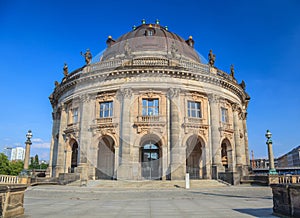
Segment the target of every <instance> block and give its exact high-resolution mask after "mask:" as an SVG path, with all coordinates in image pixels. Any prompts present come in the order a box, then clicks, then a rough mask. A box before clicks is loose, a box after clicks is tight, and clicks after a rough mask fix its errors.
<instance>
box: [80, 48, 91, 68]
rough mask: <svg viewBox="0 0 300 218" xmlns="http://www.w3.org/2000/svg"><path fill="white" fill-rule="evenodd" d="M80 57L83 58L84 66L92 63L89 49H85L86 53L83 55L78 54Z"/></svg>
mask: <svg viewBox="0 0 300 218" xmlns="http://www.w3.org/2000/svg"><path fill="white" fill-rule="evenodd" d="M80 54H81V56H83V57H84V58H85V63H86V65H88V64H90V63H91V61H92V53H91V52H90V49H87V50H86V52H85V53H84V54H83V53H82V52H80Z"/></svg>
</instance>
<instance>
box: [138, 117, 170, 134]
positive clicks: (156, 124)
mask: <svg viewBox="0 0 300 218" xmlns="http://www.w3.org/2000/svg"><path fill="white" fill-rule="evenodd" d="M165 125H166V117H164V116H138V117H137V120H136V122H134V126H135V127H137V131H138V133H139V132H141V131H143V130H148V129H152V128H158V129H161V128H162V127H164V126H165Z"/></svg>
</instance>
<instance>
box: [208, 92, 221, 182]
mask: <svg viewBox="0 0 300 218" xmlns="http://www.w3.org/2000/svg"><path fill="white" fill-rule="evenodd" d="M208 101H209V105H210V117H211V119H210V132H211V143H212V146H211V147H212V178H213V179H217V177H218V170H219V169H220V168H221V166H222V163H221V145H220V143H221V142H220V140H221V139H220V131H219V127H220V108H219V97H218V96H217V95H214V94H210V95H209V96H208Z"/></svg>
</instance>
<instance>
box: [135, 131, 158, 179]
mask: <svg viewBox="0 0 300 218" xmlns="http://www.w3.org/2000/svg"><path fill="white" fill-rule="evenodd" d="M140 153H141V174H142V178H144V179H149V180H157V179H161V145H160V140H159V139H158V138H157V136H154V135H147V136H144V137H143V139H142V140H141V149H140Z"/></svg>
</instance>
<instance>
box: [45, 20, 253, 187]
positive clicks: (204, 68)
mask: <svg viewBox="0 0 300 218" xmlns="http://www.w3.org/2000/svg"><path fill="white" fill-rule="evenodd" d="M106 44H107V48H106V50H105V51H104V52H103V54H101V55H99V56H98V57H97V56H96V57H95V58H94V59H93V60H92V56H91V52H90V51H89V50H87V51H86V53H85V54H83V56H84V57H85V60H86V65H84V66H83V67H81V68H79V69H77V70H75V71H73V72H71V73H68V68H67V65H65V67H64V75H65V76H64V78H63V79H62V81H61V82H60V83H59V82H56V84H55V89H54V91H53V93H52V94H51V96H50V97H49V98H50V101H51V104H52V107H53V129H52V142H51V154H50V167H49V169H50V174H51V176H52V177H58V176H59V174H60V173H73V172H75V173H80V175H81V178H86V179H118V180H120V179H122V180H123V179H125V180H184V179H185V175H186V173H189V175H190V178H191V179H217V178H219V179H223V180H226V181H228V182H231V183H233V184H237V183H238V182H239V180H240V178H241V176H244V175H247V174H248V167H249V155H248V137H247V126H246V115H247V105H248V102H249V100H250V97H249V96H248V94H247V93H246V92H245V83H244V82H242V83H241V84H238V83H237V81H236V79H235V78H234V69H233V66H232V68H231V72H230V73H229V74H228V73H226V72H223V71H222V70H220V69H218V68H217V67H215V65H214V62H215V55H214V54H213V53H212V51H210V53H209V57H208V59H209V62H208V63H207V61H206V60H205V59H204V58H203V57H202V56H200V55H199V54H198V53H197V52H196V51H195V49H194V40H193V38H192V37H191V36H190V37H189V38H188V39H187V40H185V39H183V38H182V37H180V36H178V35H177V34H175V33H173V32H170V31H169V30H168V28H167V27H163V26H161V25H160V24H159V21H156V23H152V24H147V23H146V22H145V21H144V20H143V21H142V24H141V25H140V26H138V27H133V29H132V30H131V31H130V32H128V33H126V34H124V35H122V36H121V37H119V38H118V39H116V40H114V39H113V38H112V37H111V36H109V37H108V39H107V41H106Z"/></svg>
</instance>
